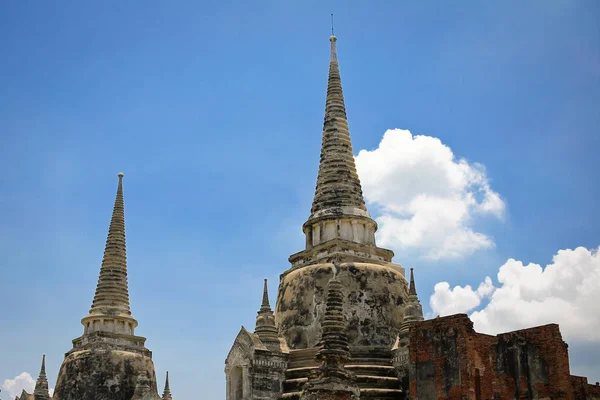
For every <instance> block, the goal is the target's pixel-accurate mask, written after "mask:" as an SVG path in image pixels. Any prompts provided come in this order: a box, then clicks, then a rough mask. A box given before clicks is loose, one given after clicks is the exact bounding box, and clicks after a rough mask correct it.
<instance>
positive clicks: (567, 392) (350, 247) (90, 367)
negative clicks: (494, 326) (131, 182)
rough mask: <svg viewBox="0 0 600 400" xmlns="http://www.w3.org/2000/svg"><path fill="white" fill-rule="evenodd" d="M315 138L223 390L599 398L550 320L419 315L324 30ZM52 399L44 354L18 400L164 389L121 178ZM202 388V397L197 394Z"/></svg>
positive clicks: (336, 397)
mask: <svg viewBox="0 0 600 400" xmlns="http://www.w3.org/2000/svg"><path fill="white" fill-rule="evenodd" d="M330 42H331V54H330V60H329V77H328V87H327V97H326V106H325V119H324V124H323V141H322V147H321V158H320V165H319V172H318V177H317V184H316V188H315V196H314V201H313V204H312V208H311V213H310V216H309V218H308V219H307V221H306V222H305V223H304V224H303V226H302V230H303V232H304V234H305V236H306V242H305V248H304V250H302V251H300V252H298V253H296V254H293V255H291V256H290V257H289V262H290V266H289V268H287V269H286V270H285V271H284V272H283V273H282V274H281V276H280V282H279V287H278V295H277V301H276V304H275V311H273V309H272V308H271V305H270V302H269V296H268V291H267V282H266V280H265V283H264V287H263V293H262V302H261V305H260V308H259V311H258V313H257V316H256V325H255V329H254V332H251V331H249V330H247V329H246V328H245V327H243V326H242V327H241V329H240V331H239V333H238V335H237V337H236V338H235V341H234V343H233V345H232V347H231V350H230V352H229V354H228V355H227V358H226V360H225V375H226V392H227V394H226V396H227V400H300V399H301V400H357V399H379V400H384V399H414V400H417V399H418V400H434V399H439V400H445V399H448V400H450V399H457V400H458V399H460V400H463V399H469V400H483V399H493V400H500V399H553V400H554V399H556V400H558V399H566V400H571V399H572V400H594V399H600V386H599V385H598V383H596V384H590V383H588V381H587V378H584V377H578V376H572V375H571V374H570V368H569V357H568V347H567V344H566V343H565V342H564V341H563V340H562V336H561V334H560V330H559V327H558V325H555V324H550V325H545V326H541V327H535V328H530V329H523V330H519V331H515V332H509V333H503V334H500V335H497V336H490V335H485V334H480V333H477V332H475V331H474V329H473V323H472V322H471V321H470V319H469V318H468V316H467V315H464V314H458V315H453V316H448V317H443V318H435V319H433V320H427V321H424V319H423V311H422V307H421V304H420V301H419V298H418V295H417V291H416V285H415V279H414V271H413V269H412V268H411V270H410V283H409V282H408V281H407V279H406V276H405V275H406V274H405V269H404V267H403V266H401V265H399V264H396V263H394V262H393V261H392V258H393V256H394V253H393V252H392V251H391V250H387V249H384V248H381V247H378V246H377V245H376V243H375V232H376V231H377V223H376V222H375V220H374V219H373V218H371V216H370V215H369V213H368V212H367V208H366V205H365V201H364V199H363V195H362V188H361V184H360V180H359V177H358V174H357V172H356V167H355V164H354V156H353V153H352V143H351V140H350V134H349V129H348V121H347V117H346V109H345V105H344V97H343V93H342V85H341V78H340V72H339V65H338V59H337V51H336V42H337V38H336V37H335V36H332V37H331V38H330ZM81 323H82V325H83V334H82V335H81V336H80V337H78V338H76V339H74V340H73V341H72V343H73V347H72V349H70V350H69V351H68V352H67V353H66V355H65V359H64V361H63V364H62V366H61V369H60V372H59V375H58V379H57V384H56V389H55V392H54V396H53V397H50V394H49V390H48V381H47V378H46V370H45V358H43V360H42V368H41V370H40V375H39V378H38V380H37V383H36V386H35V390H34V393H33V394H29V393H27V392H25V391H23V393H22V394H21V395H20V396H18V397H17V399H16V400H108V399H110V400H172V394H171V390H170V386H169V377H168V373H167V378H166V382H165V385H164V392H163V395H162V396H160V395H159V394H158V385H157V382H156V376H155V371H154V364H153V361H152V352H151V351H150V350H149V349H147V348H146V347H145V340H146V339H145V338H144V337H141V336H137V335H135V329H136V328H137V326H138V322H137V320H136V319H135V318H134V317H133V316H132V313H131V310H130V306H129V289H128V282H127V258H126V249H125V216H124V204H123V175H122V174H119V183H118V188H117V196H116V200H115V204H114V209H113V215H112V219H111V223H110V228H109V232H108V237H107V241H106V247H105V252H104V258H103V260H102V266H101V270H100V276H99V279H98V285H97V289H96V292H95V296H94V301H93V303H92V307H91V309H90V311H89V313H88V315H86V316H85V317H84V318H83V319H82V321H81ZM201 391H202V389H201V388H199V390H198V398H200V399H202V398H203V396H202V393H201Z"/></svg>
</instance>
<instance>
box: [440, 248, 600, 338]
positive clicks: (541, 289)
mask: <svg viewBox="0 0 600 400" xmlns="http://www.w3.org/2000/svg"><path fill="white" fill-rule="evenodd" d="M599 250H600V248H598V249H594V250H588V249H586V248H584V247H578V248H576V249H575V250H571V249H567V250H559V251H558V252H557V253H556V254H555V255H554V257H553V258H552V262H551V263H550V264H548V265H546V267H545V268H542V266H540V265H539V264H534V263H530V264H527V265H524V264H523V263H522V262H521V261H517V260H514V259H512V258H511V259H509V260H508V261H506V263H504V265H502V266H501V267H500V269H499V270H498V276H497V279H498V286H497V287H494V286H493V284H492V281H491V279H490V278H489V277H486V279H485V282H484V283H482V285H483V287H484V289H483V290H480V289H481V288H482V285H480V286H479V288H478V289H477V290H473V289H472V288H471V287H470V286H464V287H461V286H455V287H454V288H453V289H450V285H449V284H448V283H447V282H441V283H438V284H437V285H435V289H434V293H433V295H432V296H431V298H430V305H431V308H432V310H433V311H434V312H435V313H438V314H440V315H450V314H455V313H459V312H469V311H471V310H474V309H475V308H477V307H478V306H479V305H480V304H481V302H482V300H483V299H487V300H489V302H488V303H487V305H486V306H485V307H483V308H482V309H480V310H475V311H473V313H472V314H471V319H472V320H473V323H474V325H475V329H476V330H477V331H479V332H483V333H490V334H497V333H501V332H508V331H512V330H516V329H522V328H526V327H531V326H536V325H543V324H548V323H558V324H560V327H561V332H562V333H563V336H564V337H565V338H566V339H567V340H588V341H598V340H600V306H599V305H598V299H600V252H599Z"/></svg>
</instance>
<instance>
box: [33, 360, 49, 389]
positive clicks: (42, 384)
mask: <svg viewBox="0 0 600 400" xmlns="http://www.w3.org/2000/svg"><path fill="white" fill-rule="evenodd" d="M33 398H34V399H35V400H48V399H50V392H49V391H48V378H47V377H46V355H45V354H44V355H43V356H42V367H41V368H40V375H39V377H38V379H37V382H36V383H35V389H34V391H33Z"/></svg>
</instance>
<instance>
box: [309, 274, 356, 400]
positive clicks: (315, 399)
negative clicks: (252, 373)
mask: <svg viewBox="0 0 600 400" xmlns="http://www.w3.org/2000/svg"><path fill="white" fill-rule="evenodd" d="M321 329H322V335H321V348H320V349H319V351H318V353H317V356H316V360H317V361H318V362H320V363H321V365H320V367H319V369H318V370H316V371H314V372H313V373H312V375H311V377H310V378H309V380H308V382H307V383H306V385H305V386H304V390H303V395H302V396H301V400H305V399H306V400H324V399H332V398H336V399H343V400H351V399H357V398H358V395H359V388H358V385H357V384H356V377H355V375H354V374H353V373H351V372H350V371H348V370H347V369H346V368H345V364H346V363H347V362H348V360H349V359H350V348H349V344H348V336H347V335H346V329H347V326H346V316H345V314H344V295H343V293H342V283H341V282H340V281H339V280H338V279H337V268H336V271H335V272H334V276H333V278H332V279H331V280H330V281H329V283H328V284H327V298H326V301H325V316H324V317H323V322H322V323H321Z"/></svg>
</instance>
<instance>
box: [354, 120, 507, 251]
mask: <svg viewBox="0 0 600 400" xmlns="http://www.w3.org/2000/svg"><path fill="white" fill-rule="evenodd" d="M356 167H357V170H358V173H359V175H360V179H361V183H362V186H363V189H364V193H365V198H366V200H367V202H368V203H370V204H371V205H375V206H376V209H378V210H379V211H380V216H379V217H378V218H377V222H378V223H379V230H378V232H377V240H378V242H379V244H381V245H382V246H389V247H392V248H398V249H406V250H410V249H416V250H420V251H421V252H422V254H423V255H424V257H426V258H430V259H441V258H462V257H464V256H467V255H469V254H472V253H473V252H475V251H477V250H479V249H485V248H490V247H493V246H494V242H493V240H492V239H491V238H490V237H488V236H486V235H485V234H483V233H479V232H475V231H473V229H472V226H471V224H472V220H473V217H475V216H481V215H492V216H495V217H498V218H501V217H502V216H503V214H504V209H505V204H504V201H503V200H502V199H501V197H500V196H499V195H498V193H496V192H494V191H493V190H492V189H491V187H490V183H489V180H488V178H487V175H486V172H485V168H484V167H483V166H482V165H480V164H477V163H473V164H471V163H469V162H467V161H466V160H464V159H458V160H457V159H456V158H455V157H454V154H453V152H452V150H451V149H450V148H449V147H448V146H446V145H444V144H443V143H442V142H441V141H440V140H439V139H437V138H434V137H429V136H413V135H412V134H411V133H410V131H408V130H402V129H392V130H388V131H386V132H385V134H384V136H383V139H382V140H381V143H380V144H379V147H378V148H377V149H375V150H372V151H368V150H361V151H360V152H359V153H358V156H357V157H356Z"/></svg>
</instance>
